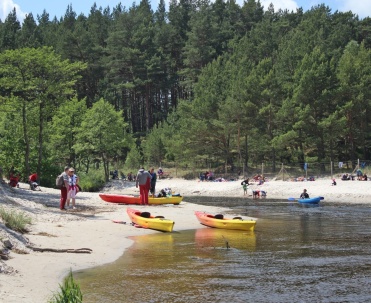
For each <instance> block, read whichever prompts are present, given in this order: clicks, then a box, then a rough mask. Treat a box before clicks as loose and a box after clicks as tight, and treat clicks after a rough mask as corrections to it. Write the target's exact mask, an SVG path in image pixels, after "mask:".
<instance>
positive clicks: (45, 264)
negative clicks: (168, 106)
mask: <svg viewBox="0 0 371 303" xmlns="http://www.w3.org/2000/svg"><path fill="white" fill-rule="evenodd" d="M240 183H241V181H233V182H199V181H197V180H192V181H189V180H182V179H166V180H158V183H157V189H161V188H164V187H171V188H172V190H173V192H179V193H181V194H182V195H183V196H186V197H187V196H226V197H228V196H229V197H242V196H243V190H242V186H241V184H240ZM370 185H371V182H367V181H338V185H337V186H332V185H331V180H329V179H328V180H327V179H326V180H317V181H314V182H288V181H286V182H284V181H272V182H266V183H265V184H264V185H260V186H259V185H256V184H252V185H250V187H249V193H250V195H248V196H245V198H246V199H252V196H251V191H252V190H256V189H260V190H265V191H266V192H267V193H268V196H267V197H268V198H271V199H287V198H288V197H298V196H299V194H300V193H301V192H302V190H303V188H307V189H308V192H309V194H310V195H311V196H317V195H319V196H324V197H325V201H326V202H329V203H331V202H345V203H370V202H371V189H370V188H371V186H370ZM41 189H42V191H41V192H34V191H30V190H29V189H28V185H26V184H21V188H20V189H9V188H8V187H7V186H2V187H1V188H0V194H1V195H0V206H2V207H5V208H8V209H18V210H19V209H22V210H23V211H25V212H26V213H27V214H28V215H29V216H31V217H32V219H33V224H32V226H31V227H30V233H29V234H26V235H24V237H22V236H21V235H19V234H17V233H11V234H9V233H7V232H6V228H5V226H4V225H3V224H2V223H1V222H0V238H5V237H9V238H10V239H11V241H12V242H13V243H14V244H15V246H16V247H17V249H19V250H23V251H27V252H29V253H28V254H17V253H14V252H11V254H10V256H11V259H10V260H8V261H5V262H4V263H3V264H6V266H8V267H11V268H13V269H14V272H13V273H12V274H8V275H6V274H1V273H0V298H5V301H6V302H38V303H39V302H46V301H47V300H48V299H49V298H50V297H51V296H52V293H53V292H54V291H57V290H58V284H59V283H60V282H61V280H62V278H63V277H64V276H65V275H66V273H67V272H68V271H69V270H70V269H72V270H77V269H81V268H87V267H92V266H96V265H100V264H104V263H108V262H112V261H113V260H115V259H117V258H118V257H119V256H121V255H122V254H123V252H124V250H125V248H127V247H128V246H130V245H131V240H129V239H127V237H128V236H134V235H143V234H148V233H153V232H155V231H151V230H146V229H138V228H135V227H133V226H131V225H129V224H115V223H113V222H112V220H115V219H120V220H123V221H126V222H127V223H129V222H128V220H129V218H128V216H127V214H126V208H127V206H123V205H115V204H110V203H106V202H103V201H102V200H101V199H100V198H99V195H98V193H86V192H81V193H79V194H78V198H77V206H78V209H77V210H69V211H67V212H62V211H60V210H59V207H58V206H59V190H55V189H50V188H43V187H42V188H41ZM103 192H110V193H123V194H138V190H137V189H136V188H135V185H134V183H132V182H126V181H121V180H118V181H114V182H110V183H108V184H107V186H106V187H105V188H104V190H103ZM136 208H138V209H141V210H144V209H145V210H146V211H150V212H151V213H153V214H156V215H163V216H165V217H166V218H171V219H173V220H174V221H175V226H174V229H175V230H185V229H194V228H202V226H201V225H200V224H199V223H198V221H197V219H196V217H195V216H194V211H195V210H201V211H203V210H204V211H209V212H211V213H222V212H223V209H222V208H220V207H208V206H200V205H196V204H192V203H187V199H186V198H185V201H184V202H182V203H181V204H180V205H178V206H175V205H164V206H149V207H148V206H147V207H144V206H136ZM236 215H238V214H236ZM257 228H258V225H257ZM27 241H28V243H27ZM30 243H31V244H32V245H34V246H35V247H40V248H53V249H67V248H69V249H78V248H90V249H92V250H93V252H92V253H91V254H74V253H54V252H43V253H41V252H33V251H30V250H29V249H27V248H26V247H25V245H26V244H30ZM0 266H1V263H0ZM5 301H4V302H5Z"/></svg>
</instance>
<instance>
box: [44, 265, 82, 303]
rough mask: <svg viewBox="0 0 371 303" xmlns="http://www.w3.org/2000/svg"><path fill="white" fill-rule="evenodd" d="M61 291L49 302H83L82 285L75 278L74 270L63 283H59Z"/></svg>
mask: <svg viewBox="0 0 371 303" xmlns="http://www.w3.org/2000/svg"><path fill="white" fill-rule="evenodd" d="M59 288H60V290H59V292H58V293H56V294H54V296H53V298H52V299H51V300H50V301H49V303H81V302H82V292H81V290H80V286H79V285H78V284H77V283H76V282H75V280H74V279H73V275H72V271H71V270H70V273H69V274H68V276H67V277H66V278H65V279H64V281H63V285H60V284H59Z"/></svg>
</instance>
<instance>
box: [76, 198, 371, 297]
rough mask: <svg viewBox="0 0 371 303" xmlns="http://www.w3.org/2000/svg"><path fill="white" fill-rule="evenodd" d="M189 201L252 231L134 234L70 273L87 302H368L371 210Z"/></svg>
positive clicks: (370, 291) (282, 203)
mask: <svg viewBox="0 0 371 303" xmlns="http://www.w3.org/2000/svg"><path fill="white" fill-rule="evenodd" d="M185 200H186V201H189V202H193V203H198V204H205V205H220V206H228V207H231V208H233V209H234V212H237V213H240V214H241V215H247V216H252V217H257V218H258V219H259V220H258V222H257V224H256V230H255V231H254V232H241V231H228V230H220V229H212V228H205V227H203V226H202V225H200V228H199V229H196V230H189V231H180V232H173V233H170V234H169V233H160V232H159V233H157V234H153V235H145V236H140V237H132V239H133V240H134V241H135V242H134V244H133V245H132V246H131V247H130V248H129V249H127V250H126V251H125V253H124V254H123V256H122V257H121V258H120V259H119V260H117V261H116V262H114V263H111V264H108V265H105V266H101V267H96V268H93V269H89V270H84V271H79V272H76V273H74V277H75V278H76V280H77V281H78V282H79V283H80V286H81V290H82V292H83V293H84V302H131V303H137V302H156V303H157V302H166V303H167V302H169V303H175V302H181V303H188V302H189V303H198V302H200V303H201V302H248V301H249V302H250V301H251V302H254V303H255V302H311V303H313V302H371V206H369V205H352V204H334V203H326V202H325V201H323V202H321V204H320V206H318V207H306V206H302V205H300V204H299V203H297V202H293V203H288V202H287V201H270V200H268V199H267V200H251V199H249V200H247V199H239V198H235V199H230V198H228V200H227V199H226V198H210V197H207V198H206V197H201V198H200V197H198V198H197V201H196V200H194V198H193V199H191V198H189V199H188V198H187V199H185ZM175 228H176V223H175ZM227 242H228V245H229V246H230V248H227Z"/></svg>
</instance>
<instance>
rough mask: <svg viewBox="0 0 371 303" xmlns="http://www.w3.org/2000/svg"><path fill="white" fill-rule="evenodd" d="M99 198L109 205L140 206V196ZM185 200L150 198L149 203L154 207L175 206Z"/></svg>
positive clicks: (110, 195) (115, 195) (116, 195)
mask: <svg viewBox="0 0 371 303" xmlns="http://www.w3.org/2000/svg"><path fill="white" fill-rule="evenodd" d="M99 197H100V198H101V199H102V200H103V201H106V202H109V203H122V204H131V205H134V204H140V197H139V196H131V195H118V194H99ZM182 200H183V197H182V196H171V197H155V198H152V197H148V203H149V204H152V205H159V204H175V205H178V204H179V203H180V202H181V201H182Z"/></svg>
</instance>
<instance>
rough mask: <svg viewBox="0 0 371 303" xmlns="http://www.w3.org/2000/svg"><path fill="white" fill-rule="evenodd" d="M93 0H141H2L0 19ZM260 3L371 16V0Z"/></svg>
mask: <svg viewBox="0 0 371 303" xmlns="http://www.w3.org/2000/svg"><path fill="white" fill-rule="evenodd" d="M150 1H151V5H152V9H153V10H156V9H157V5H158V0H150ZM211 1H212V0H211ZM94 2H95V3H96V4H97V7H98V8H99V7H102V8H106V7H107V6H109V7H110V8H111V9H112V8H113V7H116V6H117V5H118V4H119V3H120V2H121V4H122V5H123V6H125V7H130V6H132V4H133V3H134V2H135V3H136V4H139V3H140V0H121V1H120V0H96V1H94V0H57V1H56V0H33V1H32V0H0V19H1V21H3V22H4V21H5V19H6V17H7V16H8V14H9V12H10V11H11V10H13V8H14V7H15V8H16V11H17V17H18V20H19V21H20V22H23V19H24V17H25V16H26V14H28V13H32V15H33V16H34V18H35V19H36V17H37V15H41V14H42V13H43V11H44V10H45V11H46V12H47V13H48V14H49V19H50V20H51V19H53V18H54V17H55V16H56V17H57V18H58V19H59V18H60V17H62V16H64V14H65V12H66V10H67V6H68V5H72V9H73V11H74V12H75V13H76V14H77V15H79V14H80V13H82V14H84V15H85V16H88V15H89V13H90V9H91V7H92V6H93V4H94ZM165 3H166V4H167V3H169V0H165ZM237 3H239V4H240V5H242V3H243V0H237ZM260 3H261V4H262V5H263V6H264V8H265V9H266V8H268V6H269V4H270V3H273V5H274V9H275V11H277V10H278V9H280V8H281V9H288V10H290V11H291V10H294V11H295V10H296V8H298V7H302V8H303V9H304V11H307V10H308V9H310V8H311V7H313V6H317V5H318V4H322V3H324V4H325V5H327V6H329V7H330V8H331V10H332V12H335V11H341V12H347V11H352V12H353V13H354V14H356V15H358V16H359V18H361V19H363V18H365V17H371V0H260ZM167 9H168V7H167Z"/></svg>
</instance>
